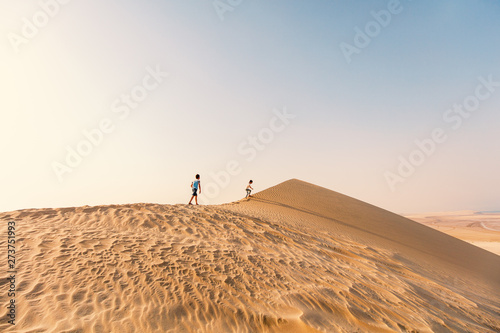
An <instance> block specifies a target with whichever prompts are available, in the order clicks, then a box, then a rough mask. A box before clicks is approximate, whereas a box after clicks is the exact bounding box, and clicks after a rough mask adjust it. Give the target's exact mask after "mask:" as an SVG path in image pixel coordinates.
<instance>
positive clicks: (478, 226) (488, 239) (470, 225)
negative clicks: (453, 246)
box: [407, 211, 500, 255]
mask: <svg viewBox="0 0 500 333" xmlns="http://www.w3.org/2000/svg"><path fill="white" fill-rule="evenodd" d="M407 217H408V218H409V219H412V220H414V221H417V222H420V223H422V224H424V225H426V226H429V227H431V228H434V229H436V230H439V231H441V232H444V233H446V234H448V235H451V236H453V237H456V238H460V239H461V240H464V241H466V242H469V243H471V244H473V245H475V246H478V247H480V248H483V249H485V250H487V251H490V252H492V253H495V254H497V255H500V213H498V212H474V211H458V212H440V213H427V214H414V215H408V216H407Z"/></svg>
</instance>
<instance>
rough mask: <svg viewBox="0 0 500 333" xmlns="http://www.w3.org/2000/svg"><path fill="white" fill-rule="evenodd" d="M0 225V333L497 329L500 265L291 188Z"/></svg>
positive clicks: (333, 197) (30, 217) (379, 213)
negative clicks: (11, 306) (2, 274)
mask: <svg viewBox="0 0 500 333" xmlns="http://www.w3.org/2000/svg"><path fill="white" fill-rule="evenodd" d="M0 219H1V220H2V222H3V225H5V224H6V223H5V222H6V221H15V222H16V228H17V231H16V232H17V236H16V237H17V244H16V245H17V252H16V256H17V263H18V266H17V270H18V272H17V274H16V288H17V290H16V304H17V305H18V306H17V309H16V311H17V314H16V326H11V325H10V324H8V323H6V319H5V318H6V316H5V315H6V313H7V308H6V305H7V303H8V302H9V299H8V298H7V296H6V293H4V292H2V293H1V294H0V297H1V298H0V305H1V307H0V317H1V318H2V319H1V321H0V331H2V332H30V333H32V332H66V333H69V332H450V331H452V332H453V331H457V332H498V331H499V330H500V319H499V318H500V297H499V295H498V284H499V281H498V279H496V278H495V274H496V272H497V269H498V267H499V266H500V262H499V258H500V257H498V256H495V255H492V254H491V255H490V254H489V253H488V252H486V251H482V250H478V249H476V248H475V247H473V246H471V245H468V244H466V243H464V242H460V241H455V240H454V239H452V238H451V237H449V236H446V235H443V234H441V233H439V232H437V231H434V230H432V229H430V228H427V227H424V226H421V225H418V224H417V223H414V222H411V221H409V220H407V219H404V218H402V217H399V216H397V215H394V214H392V213H389V212H387V211H384V210H381V209H379V208H376V207H373V206H370V205H368V204H366V203H363V202H360V201H357V200H355V199H352V198H349V197H346V196H343V195H340V194H338V193H335V192H332V191H329V190H326V189H323V188H321V187H317V186H315V185H311V184H307V183H304V182H301V181H297V180H292V181H288V182H285V183H283V184H280V185H278V186H276V187H273V188H271V189H269V190H266V191H263V192H261V193H259V194H257V195H256V196H255V197H253V198H252V199H251V200H249V201H240V202H238V203H233V204H227V205H221V206H199V207H196V206H187V205H157V204H131V205H111V206H97V207H77V208H59V209H30V210H22V211H15V212H8V213H0ZM6 247H7V246H6V237H2V238H1V239H0V256H2V257H5V256H6V253H5V251H6ZM460 259H462V260H460ZM491 266H494V267H491ZM498 276H500V275H496V277H498ZM0 281H1V282H0V289H1V290H4V291H5V290H6V289H7V282H6V281H7V280H6V279H4V278H2V279H1V280H0Z"/></svg>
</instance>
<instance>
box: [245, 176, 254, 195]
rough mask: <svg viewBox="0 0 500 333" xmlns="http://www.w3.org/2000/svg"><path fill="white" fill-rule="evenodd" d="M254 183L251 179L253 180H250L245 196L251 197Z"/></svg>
mask: <svg viewBox="0 0 500 333" xmlns="http://www.w3.org/2000/svg"><path fill="white" fill-rule="evenodd" d="M252 184H253V180H251V181H249V182H248V186H247V196H246V197H245V199H246V198H248V197H251V195H250V193H252V190H253V187H252Z"/></svg>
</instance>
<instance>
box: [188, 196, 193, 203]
mask: <svg viewBox="0 0 500 333" xmlns="http://www.w3.org/2000/svg"><path fill="white" fill-rule="evenodd" d="M193 198H194V195H193V196H192V197H191V200H189V203H188V205H192V203H191V201H193Z"/></svg>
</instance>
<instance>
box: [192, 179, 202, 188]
mask: <svg viewBox="0 0 500 333" xmlns="http://www.w3.org/2000/svg"><path fill="white" fill-rule="evenodd" d="M199 186H200V180H199V179H196V180H195V181H194V182H193V188H195V189H198V187H199Z"/></svg>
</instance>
